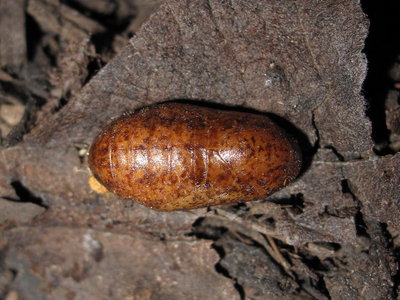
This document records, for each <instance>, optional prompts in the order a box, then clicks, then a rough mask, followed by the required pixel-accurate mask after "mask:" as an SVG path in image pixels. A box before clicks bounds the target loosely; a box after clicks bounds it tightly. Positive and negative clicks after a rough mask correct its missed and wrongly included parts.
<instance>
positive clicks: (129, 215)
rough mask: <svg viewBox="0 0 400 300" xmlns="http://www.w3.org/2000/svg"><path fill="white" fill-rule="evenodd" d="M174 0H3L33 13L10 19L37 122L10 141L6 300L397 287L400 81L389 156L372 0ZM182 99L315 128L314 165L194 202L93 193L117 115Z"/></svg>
mask: <svg viewBox="0 0 400 300" xmlns="http://www.w3.org/2000/svg"><path fill="white" fill-rule="evenodd" d="M11 2H12V3H11ZM14 2H15V3H14ZM161 2H162V1H150V0H149V1H146V0H140V1H139V0H118V1H108V0H101V1H86V0H77V1H58V0H28V1H26V2H24V1H5V0H0V7H3V5H8V6H10V5H11V6H12V5H15V6H18V7H17V8H16V9H15V10H12V14H10V15H7V16H6V18H4V19H3V18H1V20H0V23H1V22H6V23H7V22H10V20H11V16H13V17H12V18H15V24H16V26H8V27H9V28H7V29H4V27H3V26H0V41H3V39H4V38H5V39H9V40H10V43H9V44H4V43H0V49H1V51H3V49H5V50H4V51H6V52H1V53H0V62H1V64H0V66H1V68H2V70H1V71H0V96H1V102H0V103H1V112H0V125H1V127H0V128H1V129H2V130H4V131H5V132H6V131H7V132H8V131H10V129H11V127H12V126H13V124H14V123H15V120H12V121H7V120H11V118H10V119H6V118H4V116H6V115H12V116H14V119H21V122H20V123H19V125H17V126H15V127H13V129H12V130H11V133H10V134H9V135H8V136H7V137H5V135H4V134H5V132H3V133H2V136H1V137H2V139H4V142H3V146H2V148H1V149H0V197H1V198H2V199H0V210H1V211H2V213H1V214H0V221H1V222H0V223H1V225H0V226H1V229H2V232H1V235H0V297H6V296H8V297H10V298H11V297H15V295H17V296H20V297H21V298H24V297H26V298H27V299H42V298H48V299H60V298H67V299H188V298H190V299H240V298H242V299H247V298H249V299H395V298H396V297H397V296H398V283H399V279H398V278H399V273H398V271H397V269H398V249H399V248H398V247H399V245H400V242H399V240H398V238H396V237H397V236H398V235H399V230H400V223H399V221H398V220H399V216H400V211H399V207H400V206H399V205H400V203H399V202H400V197H399V195H400V182H399V181H400V180H399V176H398V174H397V173H398V172H397V170H399V169H400V159H399V154H398V153H396V151H398V150H399V149H400V148H399V147H398V135H399V130H398V127H399V126H398V120H397V119H398V99H397V98H398V95H399V94H398V89H397V90H396V89H395V88H393V89H392V91H391V93H388V99H387V101H386V111H382V112H380V113H381V115H383V116H385V113H386V117H387V119H386V120H385V122H383V123H385V124H387V130H388V131H390V133H391V135H390V139H389V140H388V141H387V142H388V144H390V145H389V146H390V149H391V152H389V153H390V155H388V156H377V155H375V154H374V153H373V151H372V150H373V146H374V145H373V141H372V138H371V121H370V120H369V118H367V116H366V114H365V108H366V103H365V101H364V99H363V97H362V96H361V90H362V84H363V80H364V78H365V76H366V71H367V70H366V66H367V62H366V60H365V57H364V55H363V53H362V50H363V48H364V40H365V38H366V36H367V31H368V20H367V17H366V15H365V14H364V13H363V11H362V9H361V6H360V4H359V3H358V2H359V1H342V0H334V1H322V0H321V1H311V0H304V1H289V0H287V1H278V0H274V1H265V0H251V1H248V0H246V1H244V0H243V1H242V0H237V1H214V0H195V1H183V0H171V1H165V2H164V3H163V4H161V6H159V5H160V3H161ZM10 3H11V4H10ZM23 4H26V5H25V6H24V5H23ZM21 10H22V13H21ZM0 14H1V13H0ZM150 14H151V16H150V17H149V18H148V19H147V21H146V22H145V23H144V25H143V26H141V24H142V23H143V22H144V20H145V19H146V18H147V17H148V16H149V15H150ZM17 15H19V17H18V18H17V17H16V16H17ZM14 16H15V17H14ZM135 16H136V18H135ZM11 21H13V20H11ZM25 22H26V23H25ZM23 24H27V25H26V26H25V27H24V26H23ZM139 27H140V29H139ZM24 31H26V34H25V33H24ZM25 36H26V38H27V39H26V40H24V37H25ZM130 36H133V37H132V38H131V39H128V37H130ZM10 37H23V38H22V39H19V38H18V39H14V38H10ZM25 44H26V45H27V48H24V45H25ZM12 49H18V51H17V52H12V51H13V50H12ZM6 57H7V59H6V60H4V59H3V58H6ZM111 58H112V59H111ZM398 69H399V68H398V65H397V67H396V66H395V67H393V70H392V73H393V74H392V75H393V78H392V80H393V81H394V82H396V81H398V79H396V78H398V77H396V76H397V74H399V72H397V71H396V70H398ZM3 99H4V100H3ZM174 99H184V100H191V101H192V102H193V101H194V102H196V101H202V102H203V105H208V104H210V103H216V104H222V105H226V106H227V107H232V106H233V107H234V108H235V110H244V111H254V110H255V111H258V112H262V113H268V115H269V116H270V117H271V118H272V119H273V120H274V121H276V122H277V123H278V124H279V125H280V126H282V127H284V128H285V129H286V130H288V131H289V132H290V133H291V134H293V135H294V136H295V137H296V138H297V139H298V140H299V141H300V146H301V148H302V150H303V154H304V158H305V159H304V164H303V167H302V170H301V175H300V177H299V178H298V179H297V180H296V181H295V182H293V183H292V184H290V185H289V186H288V187H286V188H284V189H283V190H281V191H279V192H277V193H275V194H273V195H272V196H270V197H269V198H267V199H266V200H265V199H263V200H260V201H256V202H250V203H247V204H241V205H236V206H232V207H212V208H210V209H198V210H191V211H187V212H168V213H165V212H156V211H153V210H150V209H148V208H145V207H144V206H142V205H140V204H137V203H135V202H132V201H130V200H126V199H122V198H119V197H117V196H115V195H112V194H97V193H96V192H95V191H94V190H92V188H91V186H89V184H88V179H89V176H90V172H89V170H88V165H87V153H86V152H87V149H88V148H89V145H90V144H91V143H92V141H93V139H94V137H95V136H96V135H97V134H98V133H99V132H100V131H101V129H102V128H103V126H105V125H107V124H109V123H110V122H112V120H113V119H115V118H116V117H118V116H119V115H121V114H122V113H124V112H126V111H132V110H134V109H137V108H140V107H143V106H146V105H148V104H153V103H157V102H163V101H167V100H174ZM21 107H25V113H24V114H23V115H22V113H21V112H20V111H21V109H20V108H21ZM373 107H374V106H373ZM373 120H375V119H373ZM372 125H374V123H372ZM375 131H376V127H375ZM375 135H376V133H375ZM375 139H376V138H375ZM26 202H29V203H26ZM207 239H213V240H215V242H214V243H213V247H214V249H211V248H210V245H211V242H210V241H207ZM217 254H218V255H219V257H220V260H219V262H218V256H217ZM29 297H31V298H29Z"/></svg>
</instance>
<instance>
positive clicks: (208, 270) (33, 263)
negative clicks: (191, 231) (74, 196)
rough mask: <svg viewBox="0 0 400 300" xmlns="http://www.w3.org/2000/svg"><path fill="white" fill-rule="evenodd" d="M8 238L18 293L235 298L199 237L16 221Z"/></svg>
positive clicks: (31, 295) (53, 296) (29, 296)
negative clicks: (171, 237) (169, 238)
mask: <svg viewBox="0 0 400 300" xmlns="http://www.w3.org/2000/svg"><path fill="white" fill-rule="evenodd" d="M6 238H7V239H8V241H9V246H10V247H12V248H14V249H19V250H16V251H12V253H9V255H7V256H6V258H5V265H6V266H7V267H8V268H11V269H13V270H15V272H16V277H15V279H14V281H13V283H12V285H11V288H13V289H16V290H18V291H20V296H21V297H23V299H60V298H61V299H64V298H67V299H70V298H72V299H188V298H190V299H239V297H238V294H237V292H236V290H235V289H234V287H233V286H232V284H231V283H230V281H229V279H227V278H226V277H224V276H222V275H219V274H217V273H216V272H215V271H214V264H215V263H216V262H217V261H218V254H217V253H216V252H215V251H214V250H212V249H211V247H210V246H211V245H210V243H207V242H204V241H194V240H192V241H189V240H187V241H167V242H165V243H160V240H159V239H158V238H151V237H150V236H148V235H147V236H146V235H140V234H137V233H136V234H135V233H134V234H131V235H129V236H127V235H117V234H116V235H110V234H108V233H107V232H96V231H92V230H90V229H73V228H63V227H54V228H40V227H37V228H27V227H21V228H16V229H12V230H9V231H7V233H6ZM44 244H45V245H46V247H43V245H44ZM194 282H195V283H196V284H194ZM128 287H129V288H128Z"/></svg>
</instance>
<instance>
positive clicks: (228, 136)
mask: <svg viewBox="0 0 400 300" xmlns="http://www.w3.org/2000/svg"><path fill="white" fill-rule="evenodd" d="M300 166H301V154H300V151H299V147H298V145H297V142H296V141H295V140H293V139H292V138H290V137H289V136H288V135H287V134H286V133H285V132H284V130H283V129H281V128H280V127H278V126H277V125H276V124H275V123H273V122H272V121H271V120H270V119H269V118H267V117H265V116H262V115H258V114H252V113H245V112H237V111H228V110H219V109H214V108H208V107H202V106H197V105H190V104H183V103H165V104H159V105H154V106H150V107H147V108H144V109H141V110H139V111H137V112H135V113H133V114H131V115H125V116H122V117H121V118H119V119H117V120H115V121H114V122H112V123H111V124H110V125H108V126H106V127H105V128H104V129H103V130H102V132H101V133H100V134H99V135H98V136H97V137H96V138H95V140H94V142H93V144H92V146H91V148H90V151H89V167H90V169H91V170H92V173H93V175H94V176H95V177H96V178H97V180H98V181H100V183H101V184H103V185H104V186H105V187H106V188H107V189H108V190H109V191H111V192H113V193H115V194H117V195H119V196H121V197H124V198H129V199H133V200H135V201H137V202H140V203H142V204H144V205H145V206H148V207H150V208H153V209H156V210H163V211H172V210H186V209H193V208H199V207H206V206H211V205H219V204H233V203H238V202H244V201H252V200H258V199H264V198H265V197H267V196H268V195H270V194H271V193H273V192H274V191H277V190H278V189H280V188H282V187H283V186H285V185H286V184H288V183H289V182H291V181H292V180H293V179H294V178H295V177H296V176H297V175H298V173H299V170H300Z"/></svg>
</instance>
